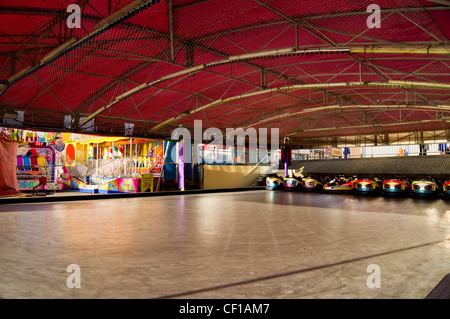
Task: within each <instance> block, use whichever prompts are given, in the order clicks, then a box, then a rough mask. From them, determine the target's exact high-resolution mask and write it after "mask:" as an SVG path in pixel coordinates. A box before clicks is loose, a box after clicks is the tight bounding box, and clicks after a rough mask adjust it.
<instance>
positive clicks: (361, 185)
mask: <svg viewBox="0 0 450 319" xmlns="http://www.w3.org/2000/svg"><path fill="white" fill-rule="evenodd" d="M381 185H382V182H381V181H380V180H374V179H368V178H366V179H358V180H356V181H355V182H354V186H355V191H356V194H357V195H377V194H380V193H381V191H382V188H381Z"/></svg>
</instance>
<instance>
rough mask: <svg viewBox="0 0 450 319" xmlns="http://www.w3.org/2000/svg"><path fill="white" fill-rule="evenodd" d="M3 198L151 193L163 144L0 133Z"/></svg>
mask: <svg viewBox="0 0 450 319" xmlns="http://www.w3.org/2000/svg"><path fill="white" fill-rule="evenodd" d="M0 134H1V135H0V156H1V157H0V169H1V170H0V196H2V197H6V196H22V197H29V196H36V195H39V196H42V195H51V194H54V193H55V192H58V193H64V192H74V191H75V192H85V193H137V192H153V191H156V186H157V185H158V186H159V184H161V185H162V184H163V183H164V180H163V178H162V177H163V176H161V172H162V168H163V162H164V152H163V146H164V143H165V142H163V141H157V140H147V139H139V138H124V137H105V136H92V135H85V134H74V133H58V132H39V131H30V130H22V129H16V128H2V127H0Z"/></svg>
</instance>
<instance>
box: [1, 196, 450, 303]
mask: <svg viewBox="0 0 450 319" xmlns="http://www.w3.org/2000/svg"><path fill="white" fill-rule="evenodd" d="M0 229H1V232H2V236H0V274H1V276H0V297H1V298H270V299H271V298H339V299H341V298H424V297H425V296H427V295H428V293H429V292H430V291H431V290H432V289H433V287H435V286H436V284H437V283H438V282H439V281H440V280H441V279H442V278H443V277H444V276H445V275H446V274H447V273H449V272H450V264H449V262H448V261H449V260H450V249H449V248H450V205H449V202H448V201H444V200H418V199H411V198H403V199H392V198H383V197H371V198H360V197H356V196H353V195H349V196H347V195H337V196H336V195H327V194H305V193H290V192H283V191H279V192H277V191H265V190H260V191H247V192H229V193H213V194H195V195H194V194H193V195H177V196H164V197H144V198H120V199H106V200H86V201H66V202H55V203H33V204H4V205H0ZM69 265H75V266H70V267H69ZM68 267H69V271H68ZM73 267H78V268H73ZM74 269H77V270H74ZM77 280H79V281H77ZM76 283H79V284H80V288H78V289H77V288H69V287H70V286H71V285H72V287H73V286H74V285H75V284H76Z"/></svg>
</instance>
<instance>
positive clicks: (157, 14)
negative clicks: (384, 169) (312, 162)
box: [0, 0, 450, 142]
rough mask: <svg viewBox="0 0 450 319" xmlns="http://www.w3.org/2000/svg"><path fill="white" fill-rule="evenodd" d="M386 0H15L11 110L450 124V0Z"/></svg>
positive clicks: (309, 135)
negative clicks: (373, 8) (72, 24)
mask: <svg viewBox="0 0 450 319" xmlns="http://www.w3.org/2000/svg"><path fill="white" fill-rule="evenodd" d="M373 2H374V1H329V0H327V1H325V0H318V1H292V0H248V1H242V0H240V1H237V0H236V1H235V0H228V1H222V0H167V1H162V0H161V1H155V0H151V1H144V0H141V1H129V0H78V1H75V0H71V1H68V0H67V1H65V0H60V1H56V0H55V1H44V0H34V1H25V0H14V1H9V0H8V1H2V2H1V4H0V15H1V20H0V21H1V22H0V65H1V68H0V80H1V82H0V83H1V84H0V92H1V93H0V107H1V109H0V117H1V116H2V115H3V114H4V113H8V112H17V111H21V112H24V120H23V122H22V123H21V124H20V125H23V127H26V128H39V129H50V130H68V131H84V130H91V131H92V132H93V133H99V134H115V135H123V134H124V132H125V123H133V124H134V129H133V132H134V133H133V134H134V135H135V136H147V137H149V136H153V137H164V138H169V137H170V133H171V131H172V130H173V128H175V127H178V126H179V125H183V126H185V127H188V128H190V127H192V126H193V123H194V120H202V121H203V127H204V128H207V127H217V128H220V129H226V128H237V127H243V128H248V127H254V128H262V127H264V128H274V127H277V128H279V129H280V137H284V136H290V137H292V138H293V139H294V140H297V141H300V142H301V141H306V140H308V139H315V138H316V139H317V138H320V137H333V136H335V137H339V136H349V135H366V134H367V135H370V134H389V133H398V132H415V131H425V130H426V131H444V132H445V131H447V132H448V119H449V118H450V91H449V88H450V55H449V52H450V47H449V38H448V37H449V34H450V22H449V21H450V6H449V4H450V2H448V1H442V0H439V1H437V0H436V1H418V0H397V1H392V0H389V1H388V0H378V1H376V4H377V5H378V6H379V8H380V11H379V16H378V17H379V20H376V18H377V17H376V14H377V13H378V12H377V11H371V10H369V9H370V8H369V5H371V4H372V3H373ZM71 4H76V5H77V6H78V8H79V9H80V11H79V13H80V15H79V16H76V15H74V14H76V13H77V11H73V10H68V6H69V5H71ZM76 18H79V21H80V27H79V28H76V27H74V28H70V27H69V26H68V21H69V22H74V21H76V20H75V19H76ZM377 21H379V25H378V26H379V27H373V26H374V23H375V22H377ZM449 138H450V136H449Z"/></svg>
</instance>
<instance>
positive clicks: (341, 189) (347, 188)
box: [323, 178, 356, 194]
mask: <svg viewBox="0 0 450 319" xmlns="http://www.w3.org/2000/svg"><path fill="white" fill-rule="evenodd" d="M355 181H356V179H355V178H334V179H332V180H331V181H329V182H328V183H327V184H326V185H325V186H324V187H323V190H324V192H326V193H333V194H352V193H354V192H355Z"/></svg>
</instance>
